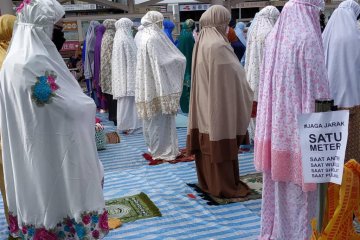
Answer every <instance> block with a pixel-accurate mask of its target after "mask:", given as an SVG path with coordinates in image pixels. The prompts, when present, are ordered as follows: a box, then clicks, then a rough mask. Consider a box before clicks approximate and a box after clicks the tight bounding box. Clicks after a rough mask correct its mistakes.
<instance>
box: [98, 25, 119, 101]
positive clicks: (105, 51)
mask: <svg viewBox="0 0 360 240" xmlns="http://www.w3.org/2000/svg"><path fill="white" fill-rule="evenodd" d="M115 22H116V20H115V19H107V20H105V21H104V23H103V24H104V26H105V28H106V30H105V33H104V35H103V39H102V42H101V63H100V64H101V65H100V86H101V90H102V92H103V93H106V94H110V95H112V79H111V77H112V75H111V67H112V66H111V58H112V51H113V43H114V37H115Z"/></svg>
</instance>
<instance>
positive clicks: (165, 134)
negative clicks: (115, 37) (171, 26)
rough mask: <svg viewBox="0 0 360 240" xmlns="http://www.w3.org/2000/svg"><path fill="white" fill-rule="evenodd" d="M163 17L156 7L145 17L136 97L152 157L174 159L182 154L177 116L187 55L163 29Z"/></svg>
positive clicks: (140, 46) (142, 20)
mask: <svg viewBox="0 0 360 240" xmlns="http://www.w3.org/2000/svg"><path fill="white" fill-rule="evenodd" d="M163 19H164V17H163V15H162V14H161V13H160V12H156V11H149V12H147V14H146V15H145V16H144V17H143V18H142V19H141V24H142V26H144V29H143V30H142V31H141V37H140V39H139V41H140V44H139V46H138V54H137V65H136V88H135V101H136V107H137V111H138V115H139V116H140V118H141V119H142V120H143V131H144V138H145V142H146V144H147V146H148V149H149V152H150V154H151V155H152V158H153V159H154V160H165V161H171V160H175V159H176V158H177V157H178V156H179V155H180V152H179V146H178V138H177V132H176V123H175V116H176V113H177V111H178V109H179V100H180V96H181V92H182V88H183V77H184V73H185V67H186V59H185V57H184V55H182V53H181V52H180V51H179V50H178V49H177V48H176V46H175V45H174V44H173V43H172V42H171V41H170V40H169V38H168V37H167V36H166V35H165V34H164V32H163V31H162V30H161V28H160V27H161V26H162V22H163Z"/></svg>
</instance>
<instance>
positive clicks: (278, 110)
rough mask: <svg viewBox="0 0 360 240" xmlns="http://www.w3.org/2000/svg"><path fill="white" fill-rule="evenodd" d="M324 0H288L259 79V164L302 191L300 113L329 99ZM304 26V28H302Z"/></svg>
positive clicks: (270, 37) (267, 45) (268, 42)
mask: <svg viewBox="0 0 360 240" xmlns="http://www.w3.org/2000/svg"><path fill="white" fill-rule="evenodd" d="M322 3H323V1H322V0H311V1H310V0H290V1H289V2H287V3H286V5H285V7H284V9H283V11H282V13H281V15H280V18H279V20H278V21H277V23H276V24H275V27H274V29H273V30H272V31H271V33H270V34H269V35H268V37H267V39H266V42H265V52H264V64H263V65H262V69H261V74H260V83H259V101H258V110H257V118H256V133H255V166H256V169H257V170H259V171H268V172H271V176H272V179H273V181H285V182H288V181H290V182H293V183H295V184H297V185H299V186H302V189H303V190H306V191H307V190H314V189H315V185H314V184H303V177H302V166H301V152H300V143H299V132H298V121H297V118H298V115H299V114H302V113H311V112H314V111H315V99H319V98H328V97H329V84H328V80H327V75H326V69H325V61H324V50H323V46H322V39H321V30H320V22H319V11H320V8H321V6H322ZM299 29H302V31H299Z"/></svg>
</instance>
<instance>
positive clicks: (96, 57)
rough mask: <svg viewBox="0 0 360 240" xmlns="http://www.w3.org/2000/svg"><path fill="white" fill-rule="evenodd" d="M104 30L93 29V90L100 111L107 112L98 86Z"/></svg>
mask: <svg viewBox="0 0 360 240" xmlns="http://www.w3.org/2000/svg"><path fill="white" fill-rule="evenodd" d="M105 30H106V28H105V27H104V25H102V24H100V25H98V26H97V27H96V28H95V33H96V39H95V52H94V88H95V89H96V94H97V98H98V99H99V104H100V109H101V110H100V111H101V112H105V111H107V104H106V98H105V95H104V94H103V92H102V90H101V86H100V66H101V42H102V39H103V35H104V33H105Z"/></svg>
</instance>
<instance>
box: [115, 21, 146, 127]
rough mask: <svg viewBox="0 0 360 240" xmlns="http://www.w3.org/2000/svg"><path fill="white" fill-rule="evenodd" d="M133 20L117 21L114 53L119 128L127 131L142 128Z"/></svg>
mask: <svg viewBox="0 0 360 240" xmlns="http://www.w3.org/2000/svg"><path fill="white" fill-rule="evenodd" d="M132 26H133V22H132V21H131V20H130V19H128V18H122V19H120V20H118V21H117V22H116V23H115V27H116V34H115V38H114V45H113V54H112V92H113V97H114V98H116V99H117V129H118V131H125V132H127V133H130V132H133V131H134V130H136V129H138V128H141V121H140V119H139V118H138V116H137V112H136V105H135V73H136V51H137V49H136V44H135V41H134V38H133V36H132V30H131V28H132Z"/></svg>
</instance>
